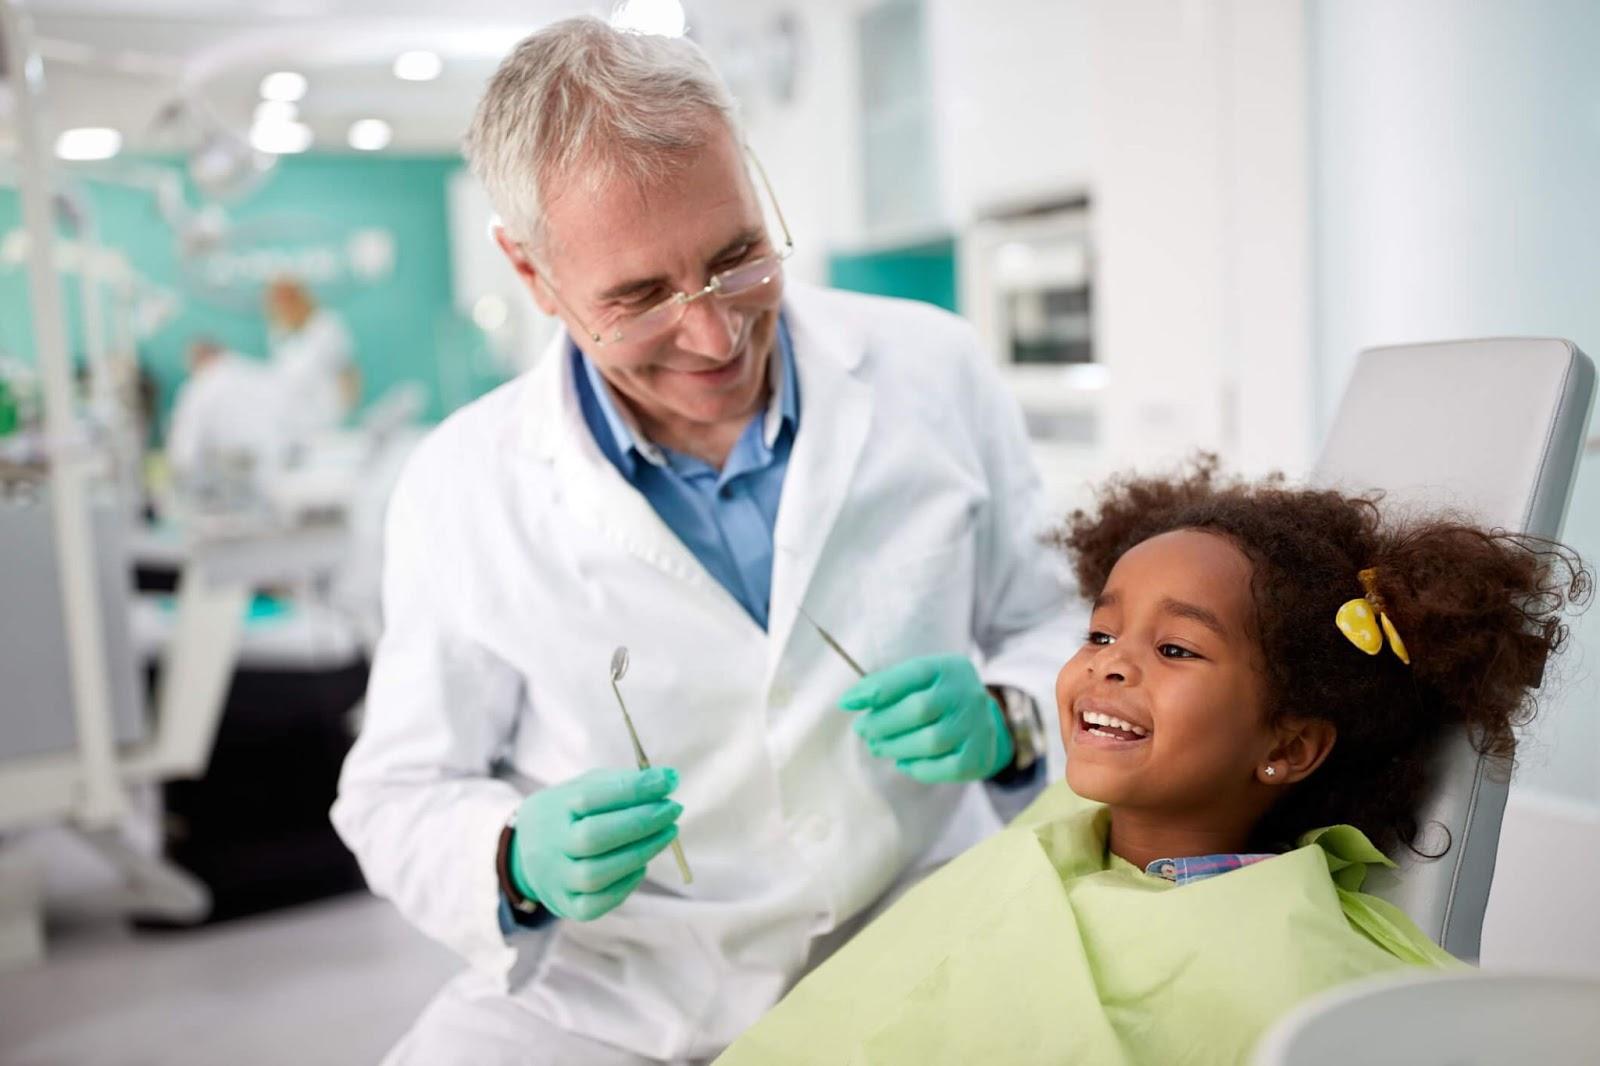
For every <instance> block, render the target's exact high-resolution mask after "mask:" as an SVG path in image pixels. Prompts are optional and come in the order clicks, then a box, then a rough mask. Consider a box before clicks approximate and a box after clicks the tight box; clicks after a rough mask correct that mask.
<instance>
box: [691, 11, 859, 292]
mask: <svg viewBox="0 0 1600 1066" xmlns="http://www.w3.org/2000/svg"><path fill="white" fill-rule="evenodd" d="M862 6H863V4H862V3H861V2H858V0H822V2H819V3H815V4H808V5H804V6H799V5H790V4H788V3H785V2H783V0H747V2H744V3H736V4H728V5H726V6H725V7H719V8H718V9H717V10H716V12H715V17H712V13H711V12H710V11H708V12H707V17H706V19H705V24H706V32H705V34H704V35H703V37H702V38H701V43H702V45H703V46H704V47H705V49H706V51H707V53H708V54H709V55H710V56H711V59H712V62H713V63H715V64H716V66H717V68H718V70H719V71H721V72H722V74H723V76H724V78H726V79H727V81H728V83H729V87H730V89H731V90H732V91H733V93H734V96H735V97H736V98H737V99H738V100H739V106H740V113H741V117H742V119H743V121H744V126H745V137H746V139H747V140H748V141H749V143H750V145H751V146H752V147H753V148H754V149H755V150H756V152H757V153H758V155H759V157H760V159H761V161H762V164H763V165H764V166H765V167H766V169H767V174H768V176H769V177H770V178H771V179H772V185H773V190H774V192H775V193H776V195H777V197H778V200H779V203H780V204H781V205H782V207H783V213H784V217H785V218H786V219H787V220H788V222H789V226H790V229H791V230H792V232H793V234H794V239H795V253H794V258H793V259H792V260H791V261H790V264H789V273H790V274H791V275H792V276H794V277H797V278H802V279H804V280H807V281H812V282H822V281H825V280H826V279H827V274H828V269H827V257H828V252H829V250H830V249H833V248H837V247H841V246H852V245H855V244H857V243H858V242H859V241H860V239H861V235H862V232H863V223H862V219H861V195H860V192H859V187H860V170H861V161H860V147H859V133H858V128H859V122H858V107H857V104H856V97H857V70H856V42H855V19H856V14H857V11H858V9H859V8H860V7H862ZM784 13H787V14H789V15H791V16H792V17H793V18H794V19H795V20H796V26H797V31H798V32H797V36H796V39H795V44H796V49H797V50H796V52H795V54H794V61H795V67H794V70H795V76H794V80H793V83H792V92H791V94H790V95H789V96H787V97H781V96H780V95H779V94H777V93H776V92H775V91H774V87H773V84H772V82H771V81H770V80H768V79H767V77H766V76H765V69H766V65H765V64H764V63H763V62H762V57H763V56H764V55H770V54H771V52H770V50H771V49H772V48H774V47H775V45H774V43H773V42H774V41H775V39H776V31H775V29H774V27H775V25H776V20H777V18H778V17H779V16H780V15H781V14H784Z"/></svg>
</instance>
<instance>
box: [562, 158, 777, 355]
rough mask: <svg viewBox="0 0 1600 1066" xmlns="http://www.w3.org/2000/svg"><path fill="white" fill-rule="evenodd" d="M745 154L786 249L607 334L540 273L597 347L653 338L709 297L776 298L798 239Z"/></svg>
mask: <svg viewBox="0 0 1600 1066" xmlns="http://www.w3.org/2000/svg"><path fill="white" fill-rule="evenodd" d="M745 152H746V154H748V155H749V156H750V162H752V163H754V164H755V168H756V173H757V174H758V175H760V177H761V186H762V188H764V189H766V190H767V199H768V200H770V201H772V212H773V214H775V215H777V216H778V225H779V226H780V227H781V228H782V229H783V247H782V248H780V249H778V250H777V251H776V252H774V253H773V254H771V255H764V256H762V257H761V258H760V259H752V260H751V261H750V262H748V263H740V264H739V265H738V266H736V267H732V268H730V269H728V270H724V271H721V272H720V273H717V274H713V275H712V276H711V279H710V280H709V281H708V282H706V286H705V288H703V289H701V290H699V291H698V292H675V293H673V294H672V295H670V296H668V297H667V298H666V299H664V300H662V301H661V302H660V303H657V304H653V305H651V306H650V307H648V308H646V309H645V310H643V311H639V312H636V313H634V314H625V315H622V316H620V317H618V318H614V319H613V320H611V321H610V322H609V323H607V324H606V325H605V326H603V327H602V328H603V329H604V333H601V332H599V331H597V330H594V329H591V328H590V327H589V326H588V325H587V324H586V323H585V322H584V320H583V316H581V315H579V314H578V312H576V311H575V310H573V308H572V305H571V304H569V303H567V301H566V300H564V299H563V298H562V296H561V290H560V289H559V288H558V287H557V286H556V284H555V281H554V279H552V278H551V276H550V272H549V271H548V270H541V271H540V272H539V276H540V277H541V278H543V279H544V283H545V286H546V287H547V288H548V289H549V290H550V293H551V295H553V296H554V297H555V298H556V302H557V303H559V304H560V305H561V306H562V307H563V308H565V309H566V312H567V314H569V315H571V316H572V320H573V321H574V322H576V323H577V324H578V327H579V328H580V329H582V330H583V332H584V334H585V335H586V336H587V337H588V338H589V340H590V342H591V343H593V344H594V346H595V347H597V348H603V347H605V346H606V345H608V344H618V343H620V342H622V341H624V340H627V341H630V342H632V343H634V344H642V343H644V342H645V341H650V340H654V339H655V338H657V337H660V336H661V335H663V334H665V333H667V332H668V331H670V330H672V329H673V328H674V327H676V326H677V325H678V323H680V322H682V321H683V316H684V315H685V314H687V313H688V310H689V305H690V304H692V303H694V302H695V301H696V300H703V299H705V298H706V297H712V298H715V299H718V300H732V299H734V298H736V297H753V296H760V295H763V294H769V295H770V296H771V297H772V298H776V295H777V293H778V285H777V282H778V281H779V279H780V278H782V276H783V261H784V260H785V259H788V258H789V256H791V255H793V254H794V237H793V236H791V235H790V233H789V223H788V222H787V221H786V220H785V219H784V217H783V208H781V207H779V206H778V198H777V196H775V195H773V192H772V182H771V181H770V180H769V179H768V178H767V171H766V168H765V167H763V166H762V165H761V160H759V159H757V158H756V154H755V152H753V151H751V150H750V148H749V147H748V146H747V147H746V148H745ZM752 302H753V301H752Z"/></svg>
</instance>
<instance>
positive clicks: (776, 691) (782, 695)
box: [772, 685, 794, 711]
mask: <svg viewBox="0 0 1600 1066" xmlns="http://www.w3.org/2000/svg"><path fill="white" fill-rule="evenodd" d="M793 699H794V689H792V688H790V687H789V686H788V685H777V686H775V687H774V688H773V690H772V706H773V708H774V709H775V710H779V711H781V710H783V709H784V708H785V707H787V706H789V703H790V701H792V700H793Z"/></svg>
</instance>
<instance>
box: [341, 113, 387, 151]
mask: <svg viewBox="0 0 1600 1066" xmlns="http://www.w3.org/2000/svg"><path fill="white" fill-rule="evenodd" d="M393 136H394V131H393V130H391V129H390V128H389V124H388V123H387V122H385V121H383V119H381V118H364V119H360V120H358V121H356V122H352V123H351V124H350V147H351V148H354V149H355V150H356V151H358V152H377V151H381V150H382V149H384V148H387V147H389V141H390V140H391V139H392V138H393Z"/></svg>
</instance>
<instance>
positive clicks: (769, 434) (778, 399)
mask: <svg viewBox="0 0 1600 1066" xmlns="http://www.w3.org/2000/svg"><path fill="white" fill-rule="evenodd" d="M567 345H568V351H569V353H570V354H571V357H572V358H573V359H575V360H577V362H578V364H579V365H580V366H581V367H582V368H583V373H584V377H585V380H586V381H587V383H588V385H589V390H590V392H591V394H592V395H593V396H594V398H595V403H596V406H598V407H599V408H600V413H601V414H602V415H604V416H605V422H606V428H607V430H608V431H609V433H610V434H611V439H612V442H613V443H615V444H616V447H617V454H619V455H621V456H622V457H623V462H624V463H625V464H626V465H627V466H628V467H629V470H628V473H629V474H632V469H631V467H632V463H633V457H634V456H638V457H639V458H641V459H643V460H644V461H645V462H647V463H649V464H650V465H652V466H667V465H668V458H667V455H666V453H665V452H664V451H663V449H662V448H661V446H660V445H658V444H656V443H655V442H654V441H652V440H651V439H650V438H649V437H647V436H645V434H644V430H643V429H641V428H640V427H639V423H638V420H637V419H635V418H634V417H633V414H632V412H630V411H628V409H627V408H626V406H624V405H622V404H619V403H617V402H616V398H615V397H614V396H613V395H612V393H611V386H610V385H608V384H607V383H606V379H605V378H604V377H603V376H602V375H601V373H600V371H599V369H598V368H597V367H596V366H595V365H594V363H593V361H592V360H590V359H589V357H588V356H586V355H584V354H583V353H582V352H581V351H579V350H578V346H577V345H576V344H574V343H573V342H572V341H570V340H569V341H568V342H567ZM769 358H770V362H769V363H768V365H767V379H768V380H769V381H771V382H772V383H773V387H772V394H771V396H770V397H769V398H768V400H767V410H766V413H765V414H764V415H763V416H762V424H761V425H762V432H761V439H762V442H763V443H764V444H765V445H766V447H767V449H768V451H770V450H771V449H772V448H773V446H774V445H775V444H776V443H777V440H778V434H779V433H780V432H782V430H783V427H784V424H785V423H787V424H788V425H789V427H790V429H791V431H798V430H799V428H800V397H799V388H798V382H797V377H796V373H795V367H794V343H793V341H792V340H791V339H790V337H789V323H788V321H787V320H786V316H785V315H783V314H781V313H780V314H779V315H778V336H777V343H775V344H774V345H773V346H772V354H771V356H770V357H769Z"/></svg>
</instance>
